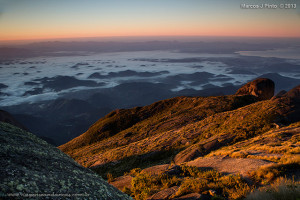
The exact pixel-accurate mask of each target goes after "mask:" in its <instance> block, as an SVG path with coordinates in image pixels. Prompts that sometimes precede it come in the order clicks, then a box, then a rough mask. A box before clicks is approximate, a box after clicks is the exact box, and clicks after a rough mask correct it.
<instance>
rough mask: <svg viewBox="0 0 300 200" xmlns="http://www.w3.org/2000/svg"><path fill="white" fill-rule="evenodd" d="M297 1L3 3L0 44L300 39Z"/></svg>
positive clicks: (13, 0)
mask: <svg viewBox="0 0 300 200" xmlns="http://www.w3.org/2000/svg"><path fill="white" fill-rule="evenodd" d="M297 1H298V0H0V40H1V41H6V40H32V39H51V38H52V39H54V38H80V37H114V36H248V37H249V36H250V37H300V12H299V7H300V2H299V1H298V5H297V8H296V9H279V8H277V9H267V8H264V9H241V7H240V5H241V4H242V3H246V4H259V5H261V4H265V3H270V4H271V3H273V4H276V5H278V6H279V4H280V3H295V4H296V3H297Z"/></svg>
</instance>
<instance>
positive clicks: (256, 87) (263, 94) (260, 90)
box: [236, 78, 275, 100]
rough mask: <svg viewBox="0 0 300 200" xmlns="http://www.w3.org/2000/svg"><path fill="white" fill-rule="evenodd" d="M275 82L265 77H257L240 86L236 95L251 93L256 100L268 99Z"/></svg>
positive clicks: (271, 95) (272, 92) (270, 96)
mask: <svg viewBox="0 0 300 200" xmlns="http://www.w3.org/2000/svg"><path fill="white" fill-rule="evenodd" d="M274 88H275V84H274V82H273V81H272V80H270V79H267V78H258V79H255V80H254V81H251V82H249V83H247V84H246V85H244V86H242V87H241V88H240V89H239V90H238V91H237V92H236V95H253V96H256V97H257V98H258V100H269V99H271V98H272V97H273V96H274Z"/></svg>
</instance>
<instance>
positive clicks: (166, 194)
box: [147, 186, 179, 200]
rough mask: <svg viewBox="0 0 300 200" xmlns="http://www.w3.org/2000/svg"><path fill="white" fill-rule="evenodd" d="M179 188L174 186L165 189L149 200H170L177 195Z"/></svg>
mask: <svg viewBox="0 0 300 200" xmlns="http://www.w3.org/2000/svg"><path fill="white" fill-rule="evenodd" d="M178 189H179V187H178V186H174V187H171V188H167V189H164V190H162V191H160V192H158V193H156V194H154V195H152V196H151V197H149V198H148V199H147V200H163V199H170V197H171V196H173V195H175V193H176V192H177V191H178Z"/></svg>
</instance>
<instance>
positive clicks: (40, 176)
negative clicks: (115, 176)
mask: <svg viewBox="0 0 300 200" xmlns="http://www.w3.org/2000/svg"><path fill="white" fill-rule="evenodd" d="M0 172H1V173H0V180H1V183H0V196H1V197H4V199H6V198H10V199H41V198H42V199H103V200H104V199H107V200H109V199H116V200H118V199H119V200H126V199H128V200H129V199H131V198H130V197H128V196H127V195H126V194H123V193H122V192H121V191H119V190H117V189H116V188H115V187H113V186H111V185H109V184H108V183H107V182H106V181H104V180H103V179H102V178H101V177H100V176H98V175H97V174H95V173H94V172H92V171H91V170H89V169H86V168H84V167H82V166H80V165H79V164H78V163H76V162H75V161H74V160H73V159H72V158H70V157H69V156H67V155H66V154H64V153H63V152H61V151H60V150H59V149H57V148H55V147H54V146H51V145H50V144H48V143H46V142H45V141H43V140H41V139H40V138H38V137H36V136H35V135H33V134H31V133H29V132H26V131H24V130H23V129H20V128H17V127H15V126H12V125H10V124H8V123H3V122H0ZM39 195H43V196H42V197H41V196H39ZM1 197H0V199H1Z"/></svg>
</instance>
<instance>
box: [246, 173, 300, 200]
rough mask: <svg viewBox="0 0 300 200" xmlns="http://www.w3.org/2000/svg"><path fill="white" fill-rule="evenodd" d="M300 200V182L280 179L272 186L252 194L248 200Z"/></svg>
mask: <svg viewBox="0 0 300 200" xmlns="http://www.w3.org/2000/svg"><path fill="white" fill-rule="evenodd" d="M267 199H272V200H299V199H300V182H295V181H292V180H287V179H285V178H280V179H277V181H275V183H273V184H271V185H270V186H267V187H263V188H260V189H259V190H256V191H255V192H253V193H250V194H249V195H248V196H247V197H246V200H267Z"/></svg>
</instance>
